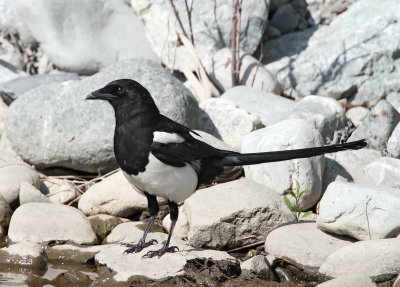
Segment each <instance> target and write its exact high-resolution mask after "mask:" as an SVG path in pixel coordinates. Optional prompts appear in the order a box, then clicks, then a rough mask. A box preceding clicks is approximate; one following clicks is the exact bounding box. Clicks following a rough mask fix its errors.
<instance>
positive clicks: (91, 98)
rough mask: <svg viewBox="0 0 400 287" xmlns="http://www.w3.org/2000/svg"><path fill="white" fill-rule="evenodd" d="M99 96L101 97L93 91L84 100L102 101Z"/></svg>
mask: <svg viewBox="0 0 400 287" xmlns="http://www.w3.org/2000/svg"><path fill="white" fill-rule="evenodd" d="M100 96H101V94H100V93H99V92H97V91H94V92H92V93H90V94H89V95H87V96H86V98H85V100H102V98H101V97H100Z"/></svg>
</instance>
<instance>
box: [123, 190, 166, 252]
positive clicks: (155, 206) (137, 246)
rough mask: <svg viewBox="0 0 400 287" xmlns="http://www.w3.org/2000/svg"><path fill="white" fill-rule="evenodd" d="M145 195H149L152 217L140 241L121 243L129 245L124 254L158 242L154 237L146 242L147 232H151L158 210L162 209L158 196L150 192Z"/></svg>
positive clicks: (138, 250)
mask: <svg viewBox="0 0 400 287" xmlns="http://www.w3.org/2000/svg"><path fill="white" fill-rule="evenodd" d="M144 195H145V196H146V197H147V204H148V207H149V211H150V218H149V220H148V222H147V225H146V228H145V230H144V233H143V236H142V238H140V240H139V242H138V243H137V244H130V243H122V244H121V245H123V246H126V247H128V249H126V250H125V251H124V254H129V253H138V252H140V251H142V250H143V249H144V248H146V247H148V246H150V245H153V244H157V243H158V242H157V240H155V239H152V240H150V241H147V242H146V237H147V234H148V233H149V231H150V229H151V227H152V226H153V224H154V222H155V221H156V218H157V214H158V211H159V210H160V207H159V206H158V202H157V197H156V196H154V195H151V194H148V193H146V192H145V193H144Z"/></svg>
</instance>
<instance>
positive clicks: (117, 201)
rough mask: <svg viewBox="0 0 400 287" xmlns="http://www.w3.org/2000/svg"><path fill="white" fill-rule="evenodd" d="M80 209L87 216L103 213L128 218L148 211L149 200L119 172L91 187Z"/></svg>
mask: <svg viewBox="0 0 400 287" xmlns="http://www.w3.org/2000/svg"><path fill="white" fill-rule="evenodd" d="M78 208H79V209H80V210H82V211H83V213H85V214H86V215H95V214H101V213H103V214H109V215H115V216H119V217H128V216H129V215H132V214H134V213H137V212H140V211H142V210H144V209H146V208H147V200H146V197H145V196H143V195H141V194H139V193H138V192H137V191H136V190H135V189H134V188H133V187H132V186H131V185H130V183H129V182H128V181H127V180H126V178H125V176H124V175H123V174H122V172H121V171H118V172H117V173H115V174H113V175H111V176H109V177H107V178H105V179H104V180H102V181H101V182H99V183H96V184H95V185H93V186H91V187H90V188H89V189H88V190H87V191H86V192H85V193H84V194H83V195H82V197H81V199H80V200H79V204H78Z"/></svg>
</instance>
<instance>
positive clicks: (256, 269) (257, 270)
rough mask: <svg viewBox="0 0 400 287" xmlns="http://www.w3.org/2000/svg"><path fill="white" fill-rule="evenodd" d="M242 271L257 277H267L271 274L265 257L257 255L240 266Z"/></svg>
mask: <svg viewBox="0 0 400 287" xmlns="http://www.w3.org/2000/svg"><path fill="white" fill-rule="evenodd" d="M240 268H241V269H242V271H247V272H250V273H253V274H257V275H267V274H268V273H269V272H270V269H269V267H268V264H267V262H266V258H265V256H264V255H256V256H253V257H251V258H250V259H247V260H246V261H244V262H243V263H242V264H240Z"/></svg>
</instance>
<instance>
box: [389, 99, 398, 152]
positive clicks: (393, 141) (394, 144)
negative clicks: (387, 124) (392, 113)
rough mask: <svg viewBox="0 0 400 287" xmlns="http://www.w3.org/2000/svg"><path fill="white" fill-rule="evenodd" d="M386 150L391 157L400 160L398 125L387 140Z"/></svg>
mask: <svg viewBox="0 0 400 287" xmlns="http://www.w3.org/2000/svg"><path fill="white" fill-rule="evenodd" d="M399 97H400V95H399ZM387 150H388V153H389V155H390V156H391V157H395V158H400V123H399V124H397V126H396V127H395V128H394V130H393V132H392V134H391V136H390V138H389V141H388V143H387Z"/></svg>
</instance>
